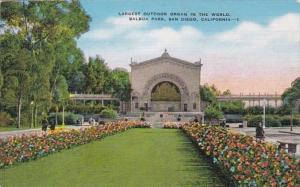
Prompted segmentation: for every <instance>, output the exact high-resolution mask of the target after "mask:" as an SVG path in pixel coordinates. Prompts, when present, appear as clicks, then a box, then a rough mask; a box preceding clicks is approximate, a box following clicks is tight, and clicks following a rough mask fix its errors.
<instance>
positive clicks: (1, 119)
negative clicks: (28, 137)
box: [0, 112, 14, 126]
mask: <svg viewBox="0 0 300 187" xmlns="http://www.w3.org/2000/svg"><path fill="white" fill-rule="evenodd" d="M13 123H14V120H13V119H12V117H11V116H10V115H9V114H8V113H6V112H0V126H1V125H3V126H7V125H12V124H13Z"/></svg>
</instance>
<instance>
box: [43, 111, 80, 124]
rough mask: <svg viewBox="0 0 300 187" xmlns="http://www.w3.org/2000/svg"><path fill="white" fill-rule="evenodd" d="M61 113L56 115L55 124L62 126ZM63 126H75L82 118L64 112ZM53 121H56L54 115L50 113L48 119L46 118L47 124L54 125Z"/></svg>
mask: <svg viewBox="0 0 300 187" xmlns="http://www.w3.org/2000/svg"><path fill="white" fill-rule="evenodd" d="M62 115H63V114H62V113H61V112H60V113H58V114H57V122H58V124H62V122H63V120H62ZM64 115H65V124H67V125H75V124H77V123H78V121H79V120H82V118H83V116H82V115H79V114H73V113H71V112H65V114H64ZM55 120H56V114H55V113H50V114H49V117H48V122H49V124H50V125H53V124H55Z"/></svg>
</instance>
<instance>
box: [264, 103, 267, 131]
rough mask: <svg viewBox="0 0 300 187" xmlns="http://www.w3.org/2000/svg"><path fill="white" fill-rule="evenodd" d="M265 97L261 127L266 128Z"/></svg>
mask: <svg viewBox="0 0 300 187" xmlns="http://www.w3.org/2000/svg"><path fill="white" fill-rule="evenodd" d="M266 102H267V101H266V99H264V102H263V103H264V104H263V128H266Z"/></svg>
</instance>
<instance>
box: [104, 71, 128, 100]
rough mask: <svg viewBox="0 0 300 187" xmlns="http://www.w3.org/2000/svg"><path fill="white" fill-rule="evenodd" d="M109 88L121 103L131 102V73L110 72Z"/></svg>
mask: <svg viewBox="0 0 300 187" xmlns="http://www.w3.org/2000/svg"><path fill="white" fill-rule="evenodd" d="M107 86H110V87H111V88H109V89H107V90H111V93H112V95H113V96H115V97H117V98H119V99H120V100H121V101H129V100H130V94H131V84H130V81H129V73H128V72H127V71H124V70H122V69H114V70H113V71H111V72H110V78H109V83H108V85H107Z"/></svg>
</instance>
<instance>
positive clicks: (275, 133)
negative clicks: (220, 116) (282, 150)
mask: <svg viewBox="0 0 300 187" xmlns="http://www.w3.org/2000/svg"><path fill="white" fill-rule="evenodd" d="M231 129H232V130H234V131H238V132H241V133H245V134H247V135H250V136H255V127H247V128H235V127H233V128H231ZM265 135H266V139H265V140H266V141H269V142H273V143H277V141H281V142H288V143H296V144H298V145H297V152H296V155H297V156H300V127H294V130H293V131H290V127H278V128H277V127H272V128H265Z"/></svg>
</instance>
